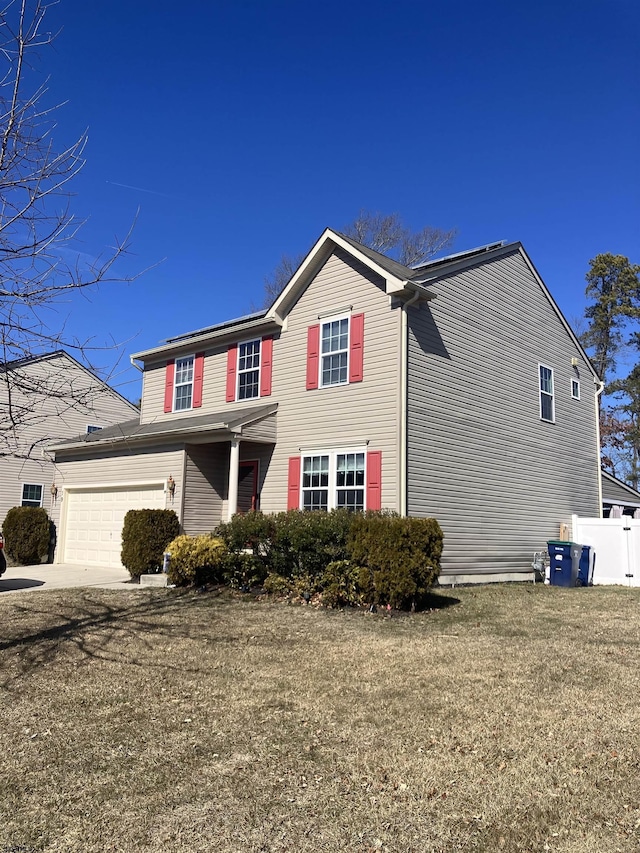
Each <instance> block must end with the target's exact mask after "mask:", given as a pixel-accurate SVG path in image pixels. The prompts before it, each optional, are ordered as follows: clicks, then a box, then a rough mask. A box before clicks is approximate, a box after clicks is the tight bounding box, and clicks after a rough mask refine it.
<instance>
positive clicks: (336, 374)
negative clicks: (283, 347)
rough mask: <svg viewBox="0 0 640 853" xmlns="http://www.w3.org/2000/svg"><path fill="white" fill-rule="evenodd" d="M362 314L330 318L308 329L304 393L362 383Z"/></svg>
mask: <svg viewBox="0 0 640 853" xmlns="http://www.w3.org/2000/svg"><path fill="white" fill-rule="evenodd" d="M363 359H364V314H349V315H348V316H342V317H332V318H331V319H330V320H325V321H324V322H322V323H318V324H317V325H314V326H309V328H308V329H307V391H312V390H316V389H317V388H329V387H331V386H333V385H350V384H351V383H352V382H362V381H363V367H364V361H363Z"/></svg>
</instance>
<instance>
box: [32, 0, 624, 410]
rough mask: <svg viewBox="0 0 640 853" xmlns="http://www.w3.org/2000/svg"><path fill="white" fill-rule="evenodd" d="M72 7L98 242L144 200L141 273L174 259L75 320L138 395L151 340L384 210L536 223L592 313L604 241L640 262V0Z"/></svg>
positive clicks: (91, 234) (474, 231)
mask: <svg viewBox="0 0 640 853" xmlns="http://www.w3.org/2000/svg"><path fill="white" fill-rule="evenodd" d="M49 23H50V26H51V27H52V28H53V29H57V28H58V27H62V32H61V33H60V35H59V37H58V39H57V40H56V42H55V45H54V46H53V47H52V48H48V49H43V50H42V52H41V54H40V57H39V65H38V67H39V69H41V70H42V71H43V72H44V73H46V74H48V75H49V76H50V82H49V89H50V95H49V97H50V98H51V99H52V100H56V101H61V100H66V101H68V103H67V104H66V105H65V106H64V108H63V109H62V110H61V111H60V112H59V114H58V116H57V122H58V126H57V128H56V131H55V140H56V143H57V145H58V147H61V146H62V145H63V144H65V143H68V142H69V141H71V139H72V138H74V137H75V136H77V135H78V134H80V133H81V132H82V131H83V130H84V129H85V128H86V127H88V128H89V146H88V149H87V165H86V166H85V169H84V171H83V173H82V175H81V176H80V177H79V178H78V179H77V180H76V181H75V184H74V192H75V194H76V195H75V198H74V199H73V209H74V212H75V213H77V214H78V215H79V216H81V217H89V222H88V224H87V225H86V226H85V228H84V230H83V232H82V235H81V241H80V243H79V244H78V250H79V251H82V252H86V253H88V254H89V255H96V254H99V253H100V252H101V251H103V249H104V248H105V246H108V245H109V244H110V243H111V242H112V241H113V237H114V234H118V235H122V234H123V233H124V232H125V231H126V230H127V227H128V225H129V223H130V222H131V220H132V218H133V217H134V215H135V211H136V210H137V209H138V207H139V208H140V215H139V219H138V223H137V226H136V230H135V234H134V237H133V245H132V255H131V256H130V257H129V258H128V259H127V260H126V262H125V263H124V264H123V265H122V268H121V269H122V272H123V273H131V272H133V271H135V270H137V269H143V268H146V267H148V266H150V265H153V264H154V263H156V262H159V261H163V262H162V263H160V264H159V265H158V266H156V267H154V268H153V269H152V270H151V271H149V272H148V273H146V274H145V275H144V276H143V277H141V278H140V279H138V280H137V281H136V282H135V283H133V284H129V285H123V284H109V285H104V286H102V287H101V288H100V290H99V291H98V292H96V293H94V294H93V295H92V296H91V301H87V299H84V298H82V299H78V300H76V301H74V302H71V303H69V304H68V305H66V306H64V307H63V308H62V314H61V315H60V316H63V315H64V314H65V313H68V315H69V318H68V329H69V331H70V332H73V333H75V334H78V335H80V336H85V337H87V336H92V337H93V338H94V340H95V341H96V342H97V343H99V342H102V341H105V340H109V339H111V338H114V339H116V340H118V341H122V342H126V343H125V347H124V351H125V359H124V363H122V364H121V365H120V368H119V369H118V370H117V371H116V373H117V375H116V376H115V377H114V379H113V382H114V384H115V385H116V386H117V387H118V388H119V390H120V391H121V392H122V393H124V394H126V395H127V396H129V397H131V398H132V399H137V398H138V396H139V394H140V384H139V374H137V372H135V371H134V370H133V369H131V368H129V369H127V365H128V363H129V362H128V357H129V354H130V353H131V352H135V351H139V350H142V349H146V348H148V347H151V346H154V345H156V344H157V343H158V342H159V341H160V340H162V339H163V338H166V337H169V336H171V335H176V334H179V333H182V332H186V331H189V330H192V329H196V328H201V327H202V326H206V325H210V324H213V323H216V322H219V321H222V320H225V319H229V318H231V317H235V316H239V315H241V314H244V313H247V312H248V311H250V310H252V309H253V308H254V307H256V306H258V305H260V304H261V301H262V298H263V294H262V288H263V282H264V278H265V276H266V275H268V274H269V273H270V272H271V271H272V270H273V268H274V267H275V265H276V264H277V262H278V260H279V258H280V256H281V255H282V254H283V253H289V254H296V253H299V252H303V251H305V250H306V249H308V248H309V247H310V246H311V245H312V244H313V243H314V242H315V240H316V239H317V237H318V236H319V235H320V233H321V232H322V230H323V229H324V228H325V227H326V226H331V227H334V228H337V229H340V228H342V227H344V226H345V225H346V223H348V222H349V221H351V220H352V219H353V218H354V216H355V215H356V214H357V212H358V210H360V209H361V208H367V209H370V210H372V211H381V212H383V213H391V212H398V213H399V214H401V216H402V217H403V218H404V220H405V221H406V223H407V224H408V225H410V226H411V227H414V228H419V227H421V226H423V225H426V224H431V225H436V226H440V227H443V228H452V227H455V228H457V231H458V237H457V240H456V243H455V246H454V248H453V251H462V250H464V249H467V248H471V247H474V246H478V245H482V244H485V243H488V242H493V241H495V240H500V239H507V240H521V241H522V242H523V244H524V246H525V248H526V249H527V251H528V252H529V254H530V256H531V258H532V260H533V261H534V263H535V264H536V266H537V268H538V270H539V272H540V273H541V275H542V277H543V278H544V280H545V281H546V283H547V285H548V286H549V288H550V289H551V291H552V293H553V294H554V296H555V297H556V299H557V301H558V303H559V304H560V307H561V308H562V309H563V311H564V312H565V314H566V315H567V316H568V317H569V318H570V319H572V318H574V317H577V316H579V315H580V314H581V313H582V310H583V308H584V298H583V294H584V284H585V283H584V274H585V272H586V270H587V268H588V261H589V259H590V258H591V257H593V256H594V255H595V254H597V253H599V252H606V251H610V252H614V253H621V254H624V255H627V256H629V257H630V258H631V260H633V261H636V262H638V261H640V251H639V249H638V238H639V236H640V234H639V232H640V200H639V192H638V190H639V186H640V182H639V177H640V175H639V171H640V169H639V166H638V163H639V157H638V139H639V138H640V98H639V94H638V92H639V85H638V84H639V82H640V60H639V51H638V50H637V33H638V31H639V30H640V4H638V3H637V0H606V2H600V0H556V2H546V0H541V2H535V3H533V2H515V1H514V2H505V0H494V1H493V2H492V0H487V2H483V3H478V2H464V0H450V2H448V3H427V2H409V0H396V2H393V3H391V2H379V0H368V2H361V0H353V2H348V0H347V2H345V0H343V2H340V3H338V2H335V0H323V2H316V0H305V2H301V0H298V1H297V2H294V0H261V1H259V0H191V2H189V3H184V4H179V3H175V2H167V0H153V2H151V0H135V2H132V0H126V2H125V0H108V2H107V0H92V2H86V0H61V2H60V3H59V4H58V5H57V6H55V7H53V8H52V9H51V10H50V13H49ZM163 259H164V260H163ZM95 360H96V362H97V363H98V364H101V365H102V366H104V367H105V368H108V367H110V366H111V365H112V363H113V361H114V355H113V353H101V354H97V355H96V357H95Z"/></svg>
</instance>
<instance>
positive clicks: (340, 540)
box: [215, 509, 353, 592]
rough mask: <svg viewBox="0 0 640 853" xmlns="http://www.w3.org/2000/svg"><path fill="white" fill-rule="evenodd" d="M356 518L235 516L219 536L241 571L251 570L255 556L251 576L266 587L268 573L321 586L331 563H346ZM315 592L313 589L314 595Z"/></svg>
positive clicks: (343, 514) (341, 513)
mask: <svg viewBox="0 0 640 853" xmlns="http://www.w3.org/2000/svg"><path fill="white" fill-rule="evenodd" d="M352 520H353V514H352V513H350V512H348V511H347V510H342V509H341V510H333V511H331V512H301V511H300V510H289V511H288V512H279V513H276V514H274V515H265V514H263V513H261V512H249V513H246V515H235V516H234V517H233V518H232V519H231V521H229V522H226V523H223V524H220V525H219V526H218V527H217V528H216V530H215V533H216V535H218V536H220V537H221V538H222V539H223V540H224V542H225V544H226V545H227V548H228V549H229V551H230V552H231V553H232V558H231V559H230V567H229V568H230V571H231V572H232V573H233V571H234V566H233V559H234V558H235V561H236V564H237V569H238V570H240V568H241V567H243V570H244V573H245V574H246V570H247V556H248V555H247V552H249V556H250V557H251V561H250V574H251V576H252V578H253V579H256V578H257V579H258V582H262V581H263V580H264V579H265V578H266V576H267V575H268V574H275V575H279V576H280V577H283V578H289V579H295V580H301V579H305V578H308V583H307V585H309V586H311V587H313V588H314V589H315V588H318V589H319V588H320V587H319V581H320V578H321V576H322V574H323V572H324V571H325V569H326V567H327V566H328V565H329V563H331V562H334V561H335V560H344V559H346V558H347V539H348V536H349V529H350V527H351V522H352ZM309 591H310V592H312V591H313V589H310V590H309Z"/></svg>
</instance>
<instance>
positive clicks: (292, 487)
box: [287, 456, 300, 509]
mask: <svg viewBox="0 0 640 853" xmlns="http://www.w3.org/2000/svg"><path fill="white" fill-rule="evenodd" d="M287 509H300V457H299V456H290V457H289V486H288V490H287Z"/></svg>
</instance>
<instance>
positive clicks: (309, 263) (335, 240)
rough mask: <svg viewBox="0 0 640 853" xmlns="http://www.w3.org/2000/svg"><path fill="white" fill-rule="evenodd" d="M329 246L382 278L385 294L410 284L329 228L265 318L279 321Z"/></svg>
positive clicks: (404, 288) (405, 287) (395, 291)
mask: <svg viewBox="0 0 640 853" xmlns="http://www.w3.org/2000/svg"><path fill="white" fill-rule="evenodd" d="M331 244H333V245H334V246H339V247H340V248H341V249H344V251H345V252H348V253H349V254H350V255H352V256H353V257H354V258H357V259H358V260H359V261H360V262H361V263H363V264H364V265H365V266H367V267H369V269H371V270H373V271H374V272H375V273H377V274H378V275H379V276H380V277H381V278H383V279H384V280H385V283H386V288H385V290H386V292H387V293H389V294H391V293H398V292H399V291H403V290H406V289H407V287H408V286H409V285H410V283H411V282H409V280H403V279H400V278H397V277H396V276H394V275H392V274H391V273H390V272H389V271H388V270H386V269H384V267H381V266H380V265H379V264H377V263H376V262H375V261H373V260H372V259H371V258H370V257H368V256H367V255H365V254H364V253H363V252H360V251H359V250H358V249H356V248H355V246H352V245H351V243H347V241H346V240H343V239H342V237H341V236H340V235H339V234H337V233H336V232H335V231H332V230H331V228H325V230H324V231H323V233H322V235H321V236H320V238H319V240H318V241H317V242H316V244H315V245H314V246H313V248H312V249H311V250H310V251H309V253H308V254H307V256H306V257H305V259H304V261H303V262H302V263H301V264H300V266H299V267H298V269H297V270H296V272H295V273H294V274H293V277H292V278H291V280H290V281H289V284H288V285H287V286H286V287H285V289H284V290H283V291H282V293H281V294H280V296H279V297H278V298H277V299H276V301H275V302H274V303H273V305H272V306H271V308H270V309H269V311H268V312H267V317H269V318H272V319H273V320H276V321H277V320H280V321H281V318H282V313H281V309H282V306H283V304H284V305H286V304H287V302H288V301H289V298H290V296H291V294H292V292H293V293H295V291H296V290H297V289H298V287H299V285H300V283H301V282H303V281H304V279H305V278H306V276H307V273H308V271H309V269H310V268H312V267H313V265H314V262H315V261H316V259H317V257H318V255H320V254H321V253H323V252H324V253H326V254H327V257H329V254H330V252H329V253H327V252H326V250H327V248H328V247H329V246H330V245H331Z"/></svg>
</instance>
